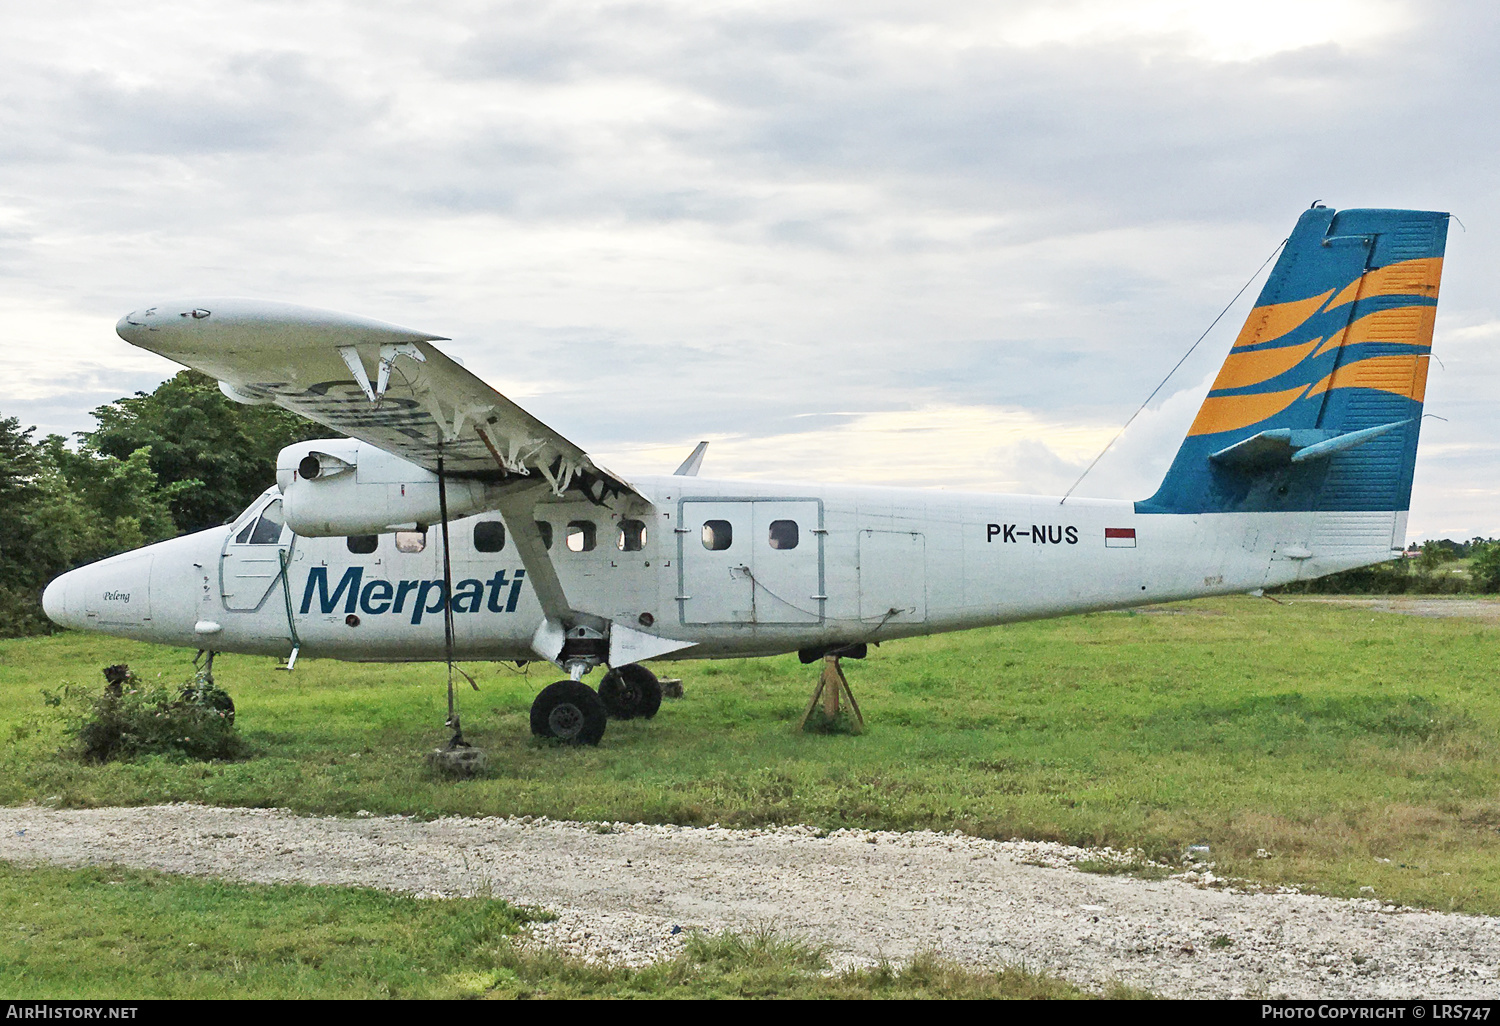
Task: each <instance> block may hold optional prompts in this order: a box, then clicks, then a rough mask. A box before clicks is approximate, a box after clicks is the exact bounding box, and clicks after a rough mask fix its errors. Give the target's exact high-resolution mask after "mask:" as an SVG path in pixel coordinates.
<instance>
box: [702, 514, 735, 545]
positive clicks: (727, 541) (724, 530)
mask: <svg viewBox="0 0 1500 1026" xmlns="http://www.w3.org/2000/svg"><path fill="white" fill-rule="evenodd" d="M733 542H734V528H732V527H730V526H729V521H727V520H710V521H708V522H707V523H705V524H704V525H703V547H704V548H705V549H708V550H709V551H710V552H722V551H723V550H725V549H727V548H729V546H730V545H731V544H732V543H733Z"/></svg>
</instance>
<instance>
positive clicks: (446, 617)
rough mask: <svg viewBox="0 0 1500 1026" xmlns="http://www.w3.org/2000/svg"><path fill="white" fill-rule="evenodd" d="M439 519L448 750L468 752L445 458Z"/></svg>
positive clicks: (440, 469) (439, 468)
mask: <svg viewBox="0 0 1500 1026" xmlns="http://www.w3.org/2000/svg"><path fill="white" fill-rule="evenodd" d="M437 479H438V515H439V517H440V519H441V520H442V524H443V528H442V529H443V654H444V655H445V656H447V659H448V728H449V729H450V730H452V731H453V737H451V738H450V739H449V740H448V748H449V750H450V751H451V750H452V749H454V748H468V747H469V743H468V742H467V741H465V740H464V731H463V727H461V726H460V725H459V722H458V707H457V703H456V701H455V699H454V696H453V559H452V551H451V547H450V546H449V543H448V475H447V474H445V473H444V472H443V455H442V452H441V451H439V453H438V458H437Z"/></svg>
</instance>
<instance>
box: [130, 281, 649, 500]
mask: <svg viewBox="0 0 1500 1026" xmlns="http://www.w3.org/2000/svg"><path fill="white" fill-rule="evenodd" d="M116 330H117V331H118V332H119V334H120V337H121V338H123V339H125V340H126V341H127V342H130V343H131V344H132V345H136V346H140V347H141V348H143V349H149V350H151V351H152V352H154V353H158V354H160V355H162V356H165V357H167V358H168V359H170V360H175V361H177V362H178V363H181V364H184V365H186V366H188V367H192V368H193V369H195V370H199V371H202V372H203V373H205V374H211V375H213V376H214V377H216V378H218V379H219V380H220V381H221V382H223V383H224V384H225V385H227V386H228V388H227V389H226V393H227V394H229V395H231V397H232V398H236V399H238V398H240V397H241V396H243V397H244V399H243V400H242V401H250V402H261V403H264V402H274V403H275V404H276V405H278V406H282V407H284V408H286V409H288V410H291V411H293V412H294V413H298V414H301V415H302V416H304V417H306V418H308V419H309V420H312V421H316V422H317V423H319V424H323V425H326V426H327V427H330V428H332V429H333V430H335V431H339V432H342V433H343V434H346V435H349V436H350V437H352V438H358V439H359V440H360V441H363V442H369V443H370V444H372V445H376V446H379V447H380V448H382V449H384V450H386V451H387V452H390V453H394V454H395V455H397V456H400V457H401V458H402V459H405V460H409V461H411V462H412V463H415V464H417V465H418V466H420V467H425V468H426V469H428V470H432V471H436V470H437V466H438V458H439V457H440V456H441V457H442V459H443V467H444V471H445V472H446V473H448V474H451V475H453V476H455V477H474V478H481V479H484V480H488V481H499V482H504V481H509V480H511V479H530V480H531V481H535V480H536V479H538V478H540V479H544V480H545V481H546V482H547V484H548V486H549V487H550V489H551V491H552V493H553V494H554V495H556V496H559V497H561V496H564V495H567V494H568V493H570V492H571V493H576V494H581V495H583V496H586V497H587V498H589V499H590V500H592V501H594V502H596V503H601V504H602V503H604V502H606V501H607V500H609V499H611V498H613V497H616V496H621V495H635V496H639V493H638V492H636V490H635V489H634V488H632V487H631V486H630V484H628V483H627V482H626V481H624V480H622V479H621V478H619V477H616V476H615V475H614V474H611V473H610V472H609V471H607V470H605V469H604V468H602V467H600V466H598V465H597V464H595V463H594V462H593V460H591V459H589V457H588V454H587V453H585V452H584V451H583V450H582V449H580V448H579V447H578V446H576V445H574V444H573V443H572V442H570V441H568V440H567V439H566V438H564V437H563V436H562V435H560V434H558V433H557V432H556V431H554V430H552V429H551V428H549V427H547V426H546V425H545V424H543V423H542V422H541V421H539V420H537V419H536V418H535V417H533V416H531V414H529V413H527V412H526V411H525V410H523V409H521V408H520V407H519V406H517V405H516V404H515V403H513V402H511V401H510V400H509V399H507V398H505V396H503V395H501V394H500V393H499V392H497V391H495V390H494V389H493V388H491V387H490V386H489V385H487V384H485V383H484V382H483V381H481V380H480V379H479V378H478V377H476V376H475V375H473V374H472V373H470V372H469V371H467V370H465V369H464V368H463V367H462V366H460V365H459V364H458V363H457V362H456V361H455V360H453V359H452V358H450V357H448V356H446V355H445V354H444V353H443V352H442V351H441V350H439V349H438V348H437V347H436V346H434V345H433V344H432V343H433V342H434V341H441V340H442V336H439V335H432V334H428V333H426V332H419V331H412V330H410V329H408V328H402V327H399V326H397V325H394V324H386V323H383V322H381V321H374V320H369V319H367V318H363V317H354V316H350V315H347V314H339V313H333V312H330V311H326V310H315V309H311V308H308V307H301V306H293V305H291V304H287V303H266V302H260V301H256V300H245V299H213V300H198V301H195V302H187V303H164V304H160V305H158V306H153V307H150V308H147V309H144V310H139V311H135V312H132V313H129V314H126V315H125V317H123V318H122V319H121V320H120V323H119V324H118V325H117V326H116ZM528 483H529V481H528Z"/></svg>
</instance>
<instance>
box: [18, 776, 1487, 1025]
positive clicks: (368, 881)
mask: <svg viewBox="0 0 1500 1026" xmlns="http://www.w3.org/2000/svg"><path fill="white" fill-rule="evenodd" d="M0 859H5V860H8V861H11V862H16V863H22V864H26V863H32V864H35V863H51V864H58V865H67V866H80V865H109V864H113V865H123V866H131V867H138V868H147V869H156V870H163V871H166V872H170V873H186V874H195V875H206V876H215V877H221V878H226V879H232V880H242V881H248V882H258V883H292V882H297V883H308V884H353V885H360V886H367V887H378V888H382V889H385V890H391V891H400V892H405V893H410V894H416V895H421V896H429V897H438V896H452V895H475V894H482V895H490V896H494V897H501V898H505V899H506V900H508V901H511V902H514V903H517V904H523V905H534V906H540V907H543V908H546V909H548V910H549V911H551V912H554V913H556V914H557V916H558V918H557V920H556V921H555V922H551V923H546V924H541V925H539V926H537V927H535V928H534V942H535V943H541V944H548V945H553V946H556V947H559V948H562V949H564V950H566V951H569V952H571V953H575V954H579V955H583V956H586V957H591V958H601V959H613V960H617V961H620V962H624V963H627V964H634V965H641V964H645V963H648V962H650V961H652V960H655V959H659V958H662V957H666V956H669V955H671V954H673V953H674V952H675V951H677V950H678V948H679V946H680V945H681V943H682V941H683V938H684V937H685V935H686V933H687V931H691V930H708V931H720V930H736V931H752V930H759V929H770V930H774V931H778V932H781V933H784V934H787V935H789V936H794V937H798V938H801V939H804V940H807V941H810V942H812V943H815V944H818V945H822V946H824V947H825V948H826V949H827V950H828V952H829V954H830V957H831V959H832V961H833V963H834V965H835V966H838V967H847V966H852V965H859V964H867V963H872V962H874V961H876V960H879V959H882V958H885V959H891V960H893V961H898V962H899V961H901V960H904V959H907V958H910V957H911V956H912V955H913V954H915V953H917V952H919V951H923V950H937V951H939V952H941V953H942V954H944V955H946V956H948V957H950V958H953V959H955V960H958V961H960V962H963V963H966V964H968V965H972V966H994V967H998V966H1002V965H1016V964H1022V965H1025V966H1027V967H1028V968H1031V969H1034V970H1046V971H1048V972H1052V973H1056V974H1058V975H1061V976H1063V977H1065V978H1067V979H1069V980H1072V981H1074V982H1075V983H1078V984H1080V985H1083V986H1087V987H1100V986H1103V985H1105V984H1108V983H1110V982H1111V981H1119V982H1122V983H1126V984H1129V985H1131V986H1135V987H1141V988H1145V989H1148V990H1151V991H1153V992H1155V993H1158V994H1162V995H1166V996H1174V997H1290V998H1395V999H1404V998H1418V997H1427V998H1493V997H1495V995H1496V994H1497V992H1500V983H1497V967H1500V919H1496V918H1492V917H1485V916H1466V915H1448V914H1441V913H1437V912H1428V911H1417V910H1413V909H1407V908H1398V907H1395V906H1393V905H1389V904H1384V903H1382V902H1380V901H1379V900H1376V899H1375V898H1370V899H1366V900H1346V899H1337V898H1327V897H1321V896H1318V895H1310V894H1300V893H1295V892H1291V891H1287V890H1282V891H1279V892H1276V893H1266V892H1256V891H1253V890H1242V889H1238V888H1236V887H1234V886H1232V885H1226V884H1227V882H1226V881H1224V880H1222V879H1217V878H1215V876H1214V874H1213V872H1212V869H1211V867H1207V866H1204V865H1203V864H1198V865H1197V866H1195V867H1191V868H1189V869H1188V870H1187V871H1185V872H1177V873H1176V875H1175V876H1174V877H1173V878H1169V879H1162V880H1154V881H1151V880H1143V879H1138V878H1135V877H1132V876H1125V875H1108V874H1099V873H1095V872H1084V871H1081V870H1079V869H1077V868H1073V867H1074V866H1076V865H1077V864H1079V863H1085V864H1092V865H1093V866H1094V867H1095V868H1097V867H1098V865H1099V863H1101V862H1116V863H1126V862H1130V861H1132V856H1131V855H1130V854H1129V853H1121V852H1117V851H1112V850H1110V849H1085V848H1075V847H1069V846H1066V845H1060V844H1051V843H1046V842H1037V841H1019V840H1013V841H1003V842H1002V841H988V840H982V839H978V838H973V837H967V836H964V835H961V834H938V833H932V832H914V833H887V832H874V831H864V830H839V831H835V832H833V833H827V834H825V833H824V832H822V831H820V830H815V829H812V828H809V827H795V826H794V827H779V828H772V829H763V830H727V829H722V828H719V827H706V828H703V827H680V826H659V825H645V824H629V823H573V822H561V821H556V820H548V819H545V818H541V819H532V818H531V817H521V818H518V819H462V818H446V819H437V820H429V821H422V820H417V819H412V818H408V817H401V816H394V817H374V816H368V815H365V814H361V815H358V816H356V817H354V818H351V819H338V818H314V817H304V816H297V815H294V814H292V813H290V812H285V811H278V810H266V809H226V808H211V807H207V806H201V805H162V806H153V807H146V808H115V809H87V810H59V809H49V808H46V807H41V806H22V807H14V808H3V809H0ZM1176 868H1177V869H1179V870H1180V869H1181V868H1182V867H1176Z"/></svg>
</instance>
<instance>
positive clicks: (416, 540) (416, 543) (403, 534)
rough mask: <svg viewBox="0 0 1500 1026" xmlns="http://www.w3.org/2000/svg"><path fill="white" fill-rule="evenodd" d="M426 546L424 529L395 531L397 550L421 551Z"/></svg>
mask: <svg viewBox="0 0 1500 1026" xmlns="http://www.w3.org/2000/svg"><path fill="white" fill-rule="evenodd" d="M426 547H427V532H426V531H397V532H396V551H397V552H421V551H422V550H423V549H425V548H426Z"/></svg>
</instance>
